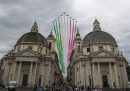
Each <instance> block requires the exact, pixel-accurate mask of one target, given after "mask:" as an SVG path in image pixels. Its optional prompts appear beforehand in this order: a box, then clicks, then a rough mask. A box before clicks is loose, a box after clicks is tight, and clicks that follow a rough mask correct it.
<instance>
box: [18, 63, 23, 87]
mask: <svg viewBox="0 0 130 91" xmlns="http://www.w3.org/2000/svg"><path fill="white" fill-rule="evenodd" d="M21 66H22V62H21V61H20V62H19V68H18V74H17V81H18V82H17V83H18V86H20V73H21Z"/></svg>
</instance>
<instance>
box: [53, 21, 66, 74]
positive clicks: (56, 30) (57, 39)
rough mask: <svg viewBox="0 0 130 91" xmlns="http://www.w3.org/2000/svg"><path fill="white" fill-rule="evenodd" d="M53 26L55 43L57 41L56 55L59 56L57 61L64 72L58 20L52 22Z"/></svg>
mask: <svg viewBox="0 0 130 91" xmlns="http://www.w3.org/2000/svg"><path fill="white" fill-rule="evenodd" d="M53 26H54V31H55V34H56V43H57V50H58V57H59V63H60V67H61V70H62V72H63V73H64V72H65V69H64V62H63V59H64V57H63V45H62V37H61V27H60V21H59V19H58V20H55V24H53Z"/></svg>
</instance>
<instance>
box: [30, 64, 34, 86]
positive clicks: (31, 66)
mask: <svg viewBox="0 0 130 91" xmlns="http://www.w3.org/2000/svg"><path fill="white" fill-rule="evenodd" d="M32 68H33V62H31V65H30V72H29V86H30V87H31V86H32Z"/></svg>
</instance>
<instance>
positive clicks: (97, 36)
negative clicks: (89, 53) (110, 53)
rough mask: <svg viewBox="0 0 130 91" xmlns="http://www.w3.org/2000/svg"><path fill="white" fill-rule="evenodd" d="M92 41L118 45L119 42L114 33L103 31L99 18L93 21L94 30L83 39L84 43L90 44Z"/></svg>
mask: <svg viewBox="0 0 130 91" xmlns="http://www.w3.org/2000/svg"><path fill="white" fill-rule="evenodd" d="M92 43H109V44H112V45H114V46H117V42H116V40H115V39H114V37H113V36H112V35H110V34H109V33H107V32H104V31H101V27H100V23H99V21H98V20H97V19H95V21H94V23H93V31H92V32H90V33H88V34H87V35H86V36H85V37H84V39H83V44H87V45H88V44H92Z"/></svg>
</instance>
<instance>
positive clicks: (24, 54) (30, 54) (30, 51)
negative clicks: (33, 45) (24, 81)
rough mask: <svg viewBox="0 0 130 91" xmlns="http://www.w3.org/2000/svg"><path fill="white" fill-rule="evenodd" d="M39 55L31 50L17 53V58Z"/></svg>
mask: <svg viewBox="0 0 130 91" xmlns="http://www.w3.org/2000/svg"><path fill="white" fill-rule="evenodd" d="M37 55H38V54H37V53H36V52H34V51H32V50H30V49H25V50H22V51H20V52H18V53H16V56H37Z"/></svg>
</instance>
